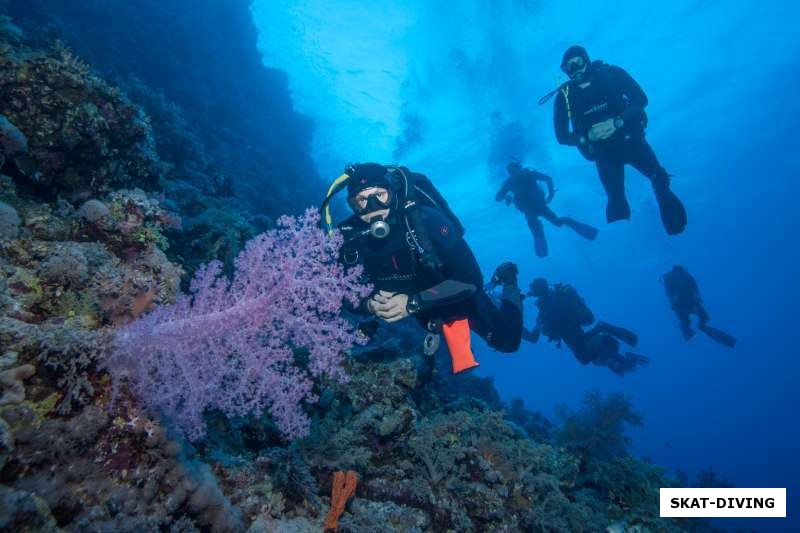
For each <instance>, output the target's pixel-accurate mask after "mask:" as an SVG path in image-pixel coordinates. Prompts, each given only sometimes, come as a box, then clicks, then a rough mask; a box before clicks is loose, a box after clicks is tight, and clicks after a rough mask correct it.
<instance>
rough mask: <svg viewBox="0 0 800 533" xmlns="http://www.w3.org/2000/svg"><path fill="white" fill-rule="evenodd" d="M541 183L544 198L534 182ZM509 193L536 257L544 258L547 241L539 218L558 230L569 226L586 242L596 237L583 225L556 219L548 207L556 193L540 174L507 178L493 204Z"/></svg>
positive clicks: (523, 171) (549, 180)
mask: <svg viewBox="0 0 800 533" xmlns="http://www.w3.org/2000/svg"><path fill="white" fill-rule="evenodd" d="M539 181H541V182H544V183H545V185H547V196H548V198H545V194H544V191H543V190H542V188H541V187H540V186H539V184H538V183H537V182H539ZM509 192H511V193H513V195H514V206H515V207H516V208H517V209H519V210H520V211H522V213H523V214H524V215H525V220H527V222H528V228H530V230H531V234H532V235H533V244H534V250H535V251H536V255H537V256H539V257H546V256H547V253H548V248H547V238H546V237H545V235H544V227H543V225H542V221H541V220H539V217H543V218H544V219H546V220H547V221H548V222H550V223H551V224H553V225H555V226H557V227H561V226H564V225H566V226H568V227H570V228H572V229H573V230H574V231H575V232H576V233H578V234H579V235H581V236H582V237H585V238H587V239H594V238H595V237H597V229H596V228H593V227H592V226H589V225H588V224H583V223H581V222H578V221H577V220H575V219H573V218H571V217H560V216H558V215H556V214H555V213H554V212H553V210H552V209H550V207H549V206H548V205H547V202H548V201H549V198H552V196H553V194H554V192H555V190H554V188H553V178H551V177H550V176H548V175H547V174H542V173H541V172H537V171H535V170H532V169H529V168H523V169H520V170H518V171H516V172H513V173H511V174H510V175H509V177H508V178H507V179H506V181H504V182H503V186H502V187H500V190H499V191H497V194H496V195H495V197H494V198H495V200H497V201H498V202H499V201H501V200H503V199H505V198H506V195H508V193H509Z"/></svg>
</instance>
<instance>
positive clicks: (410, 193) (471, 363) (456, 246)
mask: <svg viewBox="0 0 800 533" xmlns="http://www.w3.org/2000/svg"><path fill="white" fill-rule="evenodd" d="M345 186H346V187H347V196H348V198H347V203H348V204H349V205H350V207H351V209H352V210H353V213H354V214H353V215H352V216H350V217H349V218H348V219H347V220H345V221H344V222H343V223H341V224H339V226H338V228H339V230H340V231H341V232H342V235H343V237H344V244H343V245H342V248H341V261H342V262H343V263H344V264H345V265H348V266H353V265H362V266H363V268H364V274H365V277H366V278H367V280H368V281H369V282H370V283H371V284H372V285H373V286H374V290H373V293H372V294H371V295H370V296H369V297H368V298H365V299H364V300H362V301H361V303H360V305H359V306H358V308H357V309H355V311H356V312H358V313H361V314H364V315H374V316H375V317H377V318H379V319H382V320H384V321H386V322H396V321H398V320H402V319H404V318H406V317H408V316H413V317H414V318H416V319H417V320H418V321H419V323H420V324H421V325H422V326H423V328H425V329H427V330H428V332H429V334H428V336H427V337H426V339H425V348H426V352H427V353H429V354H433V353H435V351H436V348H438V344H439V335H440V334H443V335H444V338H445V342H446V343H447V346H448V348H449V350H450V356H451V359H452V368H453V372H454V373H457V372H461V371H464V370H468V369H470V368H473V367H476V366H478V362H477V361H475V358H474V355H473V354H472V351H471V347H470V330H472V331H475V332H476V333H477V334H478V335H480V336H481V337H483V338H484V339H485V340H486V341H487V343H488V344H489V345H490V346H491V347H493V348H494V349H496V350H498V351H501V352H506V353H509V352H514V351H516V350H517V349H518V348H519V344H520V340H521V336H522V295H521V293H520V290H519V287H518V286H517V267H516V265H514V264H513V263H504V264H502V265H500V266H499V267H498V268H497V270H496V271H495V273H494V276H493V277H492V283H493V284H495V285H500V286H502V293H503V294H502V299H501V301H500V305H499V306H495V305H494V303H493V302H492V301H491V299H490V297H489V296H488V295H487V294H486V292H485V291H484V287H483V275H482V274H481V270H480V268H479V266H478V263H477V261H476V259H475V256H474V255H473V254H472V250H470V248H469V246H468V245H467V243H466V242H465V241H464V239H463V228H462V227H461V224H460V223H459V222H458V219H457V218H456V217H455V215H454V214H453V213H452V211H451V210H450V209H449V207H447V204H446V203H444V199H443V198H442V197H441V195H440V194H439V193H438V192H437V191H436V190H435V188H434V187H433V185H432V184H431V183H430V181H429V180H428V179H427V177H425V176H424V175H422V174H418V173H413V172H410V171H409V170H408V169H407V168H404V167H386V166H383V165H380V164H378V163H362V164H358V165H351V166H349V167H347V169H346V170H345V174H343V175H342V176H340V177H339V178H338V179H337V181H335V182H334V185H333V186H332V187H331V190H330V191H329V192H328V196H327V198H326V202H325V204H323V211H324V212H325V220H326V222H327V224H328V225H329V226H330V225H331V221H330V216H329V212H328V210H327V203H328V202H329V200H330V199H331V197H332V196H333V195H334V194H335V193H336V192H337V191H338V190H341V189H343V188H344V187H345Z"/></svg>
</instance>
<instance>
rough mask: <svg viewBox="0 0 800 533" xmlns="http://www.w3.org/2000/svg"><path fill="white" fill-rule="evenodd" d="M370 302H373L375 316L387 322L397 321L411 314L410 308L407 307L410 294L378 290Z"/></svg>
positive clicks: (372, 307)
mask: <svg viewBox="0 0 800 533" xmlns="http://www.w3.org/2000/svg"><path fill="white" fill-rule="evenodd" d="M370 302H372V304H371V309H372V312H373V313H374V314H375V316H377V317H378V318H380V319H383V320H385V321H386V322H397V321H398V320H403V319H404V318H406V317H407V316H408V315H409V313H408V309H406V306H407V305H408V294H395V293H392V292H389V291H378V293H377V294H375V296H373V297H372V300H370Z"/></svg>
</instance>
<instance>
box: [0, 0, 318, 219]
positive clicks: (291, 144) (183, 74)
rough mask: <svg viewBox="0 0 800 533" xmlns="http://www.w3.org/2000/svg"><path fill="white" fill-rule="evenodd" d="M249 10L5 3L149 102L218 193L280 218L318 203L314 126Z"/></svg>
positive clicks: (169, 136)
mask: <svg viewBox="0 0 800 533" xmlns="http://www.w3.org/2000/svg"><path fill="white" fill-rule="evenodd" d="M249 4H250V2H249V1H247V0H232V1H211V2H194V1H192V0H180V1H172V2H160V1H158V0H140V1H137V2H126V1H124V0H110V1H95V0H75V1H70V2H62V1H60V0H33V1H26V2H22V1H13V0H5V2H0V11H2V10H3V8H4V7H5V11H6V12H7V13H8V14H9V15H10V16H11V17H12V18H13V19H14V22H15V23H16V24H18V25H19V26H20V27H21V28H23V29H24V30H25V31H26V33H35V34H37V35H38V36H39V37H40V38H41V39H42V40H45V41H46V40H52V39H53V38H58V39H61V40H63V41H64V42H65V43H66V44H67V45H68V46H69V47H70V48H72V49H73V50H74V51H75V52H76V54H77V55H79V56H80V57H82V58H83V59H85V60H86V61H88V62H89V63H90V64H91V65H92V67H93V68H94V69H96V70H97V71H98V72H99V73H100V74H101V75H103V77H105V78H106V79H108V80H110V81H111V82H113V83H114V84H115V85H117V86H119V87H121V88H122V89H123V90H124V91H125V92H126V93H128V95H129V96H130V97H131V98H132V99H133V100H134V101H135V102H136V103H139V104H141V105H143V106H144V108H145V110H146V111H147V113H148V114H149V115H150V116H151V118H152V121H153V125H154V129H155V130H156V133H157V138H158V143H159V145H158V148H159V153H160V155H161V156H162V158H164V159H166V160H168V161H169V162H171V163H173V164H175V165H176V166H177V167H178V168H179V169H180V170H182V171H183V173H184V174H190V175H195V177H196V178H197V177H198V176H196V174H201V175H203V174H208V175H209V176H208V177H206V178H205V179H207V180H209V181H211V182H212V184H214V185H215V186H216V187H223V186H224V185H225V184H226V182H227V181H228V180H230V181H232V182H233V187H234V189H235V191H236V192H238V193H239V197H240V198H241V199H242V201H243V202H245V203H247V204H248V205H249V206H250V207H251V208H256V209H257V210H258V211H259V212H262V213H264V214H267V215H269V216H271V217H275V216H276V215H277V214H278V213H279V212H299V211H300V209H302V208H305V207H307V206H308V205H309V204H311V203H316V201H318V194H317V193H318V188H319V184H318V183H317V179H316V171H315V170H314V167H313V165H312V163H311V159H310V157H309V155H308V149H309V145H310V140H311V135H312V125H311V121H310V120H309V119H307V118H305V117H303V116H300V115H299V114H297V113H296V112H294V111H293V109H292V102H291V99H290V95H289V92H288V89H287V80H286V75H285V74H284V73H283V72H282V71H278V70H274V69H267V68H265V67H264V66H263V64H262V61H261V56H260V54H259V53H258V51H257V48H256V40H257V32H256V29H255V27H254V25H253V22H252V18H251V15H250V9H249ZM176 122H178V124H176ZM181 122H183V124H180V123H181ZM181 130H183V131H181ZM200 177H202V176H200ZM267 191H269V192H268V193H267Z"/></svg>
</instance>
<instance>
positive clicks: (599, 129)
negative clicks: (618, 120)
mask: <svg viewBox="0 0 800 533" xmlns="http://www.w3.org/2000/svg"><path fill="white" fill-rule="evenodd" d="M615 131H617V127H616V126H615V125H614V119H613V118H610V119H608V120H604V121H603V122H598V123H597V124H595V125H594V126H592V127H591V128H590V129H589V140H590V141H591V142H595V141H604V140H606V139H608V138H609V137H611V136H612V135H614V132H615Z"/></svg>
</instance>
